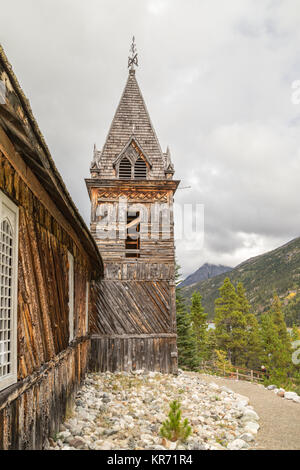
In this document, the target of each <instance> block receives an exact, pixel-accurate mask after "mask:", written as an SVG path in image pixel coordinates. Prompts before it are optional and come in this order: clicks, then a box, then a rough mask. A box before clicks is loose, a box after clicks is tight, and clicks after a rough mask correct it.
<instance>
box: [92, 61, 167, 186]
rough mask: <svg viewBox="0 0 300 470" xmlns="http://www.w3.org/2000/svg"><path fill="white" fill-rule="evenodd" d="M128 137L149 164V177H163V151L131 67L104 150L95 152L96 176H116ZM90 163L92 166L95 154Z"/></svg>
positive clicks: (165, 160) (164, 167) (106, 177)
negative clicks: (118, 163) (116, 168)
mask: <svg viewBox="0 0 300 470" xmlns="http://www.w3.org/2000/svg"><path fill="white" fill-rule="evenodd" d="M131 139H133V140H134V141H135V142H136V144H137V146H138V147H139V148H140V149H141V151H142V153H143V154H144V155H145V157H146V159H147V160H148V162H149V163H150V166H151V171H150V175H149V179H165V177H166V176H165V171H166V170H167V166H166V163H167V158H166V154H164V153H163V152H162V150H161V147H160V144H159V141H158V139H157V136H156V133H155V130H154V128H153V125H152V123H151V119H150V116H149V113H148V110H147V107H146V104H145V101H144V99H143V96H142V93H141V90H140V88H139V85H138V82H137V80H136V76H135V70H134V69H130V70H129V75H128V79H127V83H126V86H125V89H124V91H123V94H122V97H121V100H120V103H119V105H118V108H117V111H116V113H115V116H114V118H113V121H112V124H111V127H110V130H109V133H108V136H107V138H106V141H105V144H104V146H103V150H102V152H99V151H97V152H96V156H97V162H96V165H97V167H98V168H99V170H100V171H99V176H98V177H100V178H101V179H111V178H116V174H115V171H114V163H115V162H116V161H117V159H118V156H119V155H120V154H121V153H122V152H123V150H124V149H125V148H126V146H127V145H128V144H129V142H130V141H131ZM94 155H95V154H94ZM92 165H95V156H94V161H93V164H92ZM94 167H95V166H94Z"/></svg>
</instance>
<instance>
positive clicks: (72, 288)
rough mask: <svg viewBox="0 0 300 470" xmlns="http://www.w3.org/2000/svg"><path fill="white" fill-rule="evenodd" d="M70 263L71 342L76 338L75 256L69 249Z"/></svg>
mask: <svg viewBox="0 0 300 470" xmlns="http://www.w3.org/2000/svg"><path fill="white" fill-rule="evenodd" d="M68 264H69V343H70V342H71V341H72V340H73V339H74V258H73V255H71V253H70V252H69V251H68Z"/></svg>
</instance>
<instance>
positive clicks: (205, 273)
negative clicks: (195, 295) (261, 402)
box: [179, 263, 232, 287]
mask: <svg viewBox="0 0 300 470" xmlns="http://www.w3.org/2000/svg"><path fill="white" fill-rule="evenodd" d="M231 270H232V268H230V267H229V266H223V265H221V264H211V263H205V264H203V265H202V266H201V267H200V268H199V269H197V271H195V272H194V273H192V274H190V275H189V276H188V277H187V278H186V279H185V280H184V281H183V282H181V283H180V285H179V287H186V286H190V285H192V284H195V283H196V282H200V281H205V280H207V279H211V278H212V277H215V276H218V275H219V274H223V273H226V272H229V271H231Z"/></svg>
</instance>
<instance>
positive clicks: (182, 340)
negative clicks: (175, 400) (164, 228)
mask: <svg viewBox="0 0 300 470" xmlns="http://www.w3.org/2000/svg"><path fill="white" fill-rule="evenodd" d="M179 269H180V268H179V266H176V275H175V279H177V280H178V278H179ZM176 322H177V348H178V365H179V367H182V368H184V369H188V370H194V369H196V368H197V367H198V365H199V363H198V358H197V345H196V337H195V334H194V331H193V329H192V320H191V315H190V312H189V311H188V309H187V307H186V305H185V303H184V300H183V296H182V294H181V289H180V288H179V287H177V288H176Z"/></svg>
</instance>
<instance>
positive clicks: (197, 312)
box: [191, 291, 208, 363]
mask: <svg viewBox="0 0 300 470" xmlns="http://www.w3.org/2000/svg"><path fill="white" fill-rule="evenodd" d="M201 299H202V297H201V295H200V293H199V292H197V291H195V292H194V293H193V295H192V305H191V320H192V328H193V333H194V335H195V338H196V348H197V356H198V361H199V363H200V362H201V361H203V360H206V359H207V336H208V335H207V321H206V320H207V314H206V313H204V308H203V307H202V303H201Z"/></svg>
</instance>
